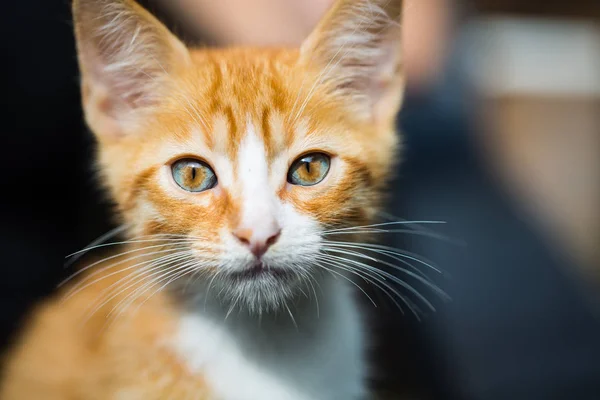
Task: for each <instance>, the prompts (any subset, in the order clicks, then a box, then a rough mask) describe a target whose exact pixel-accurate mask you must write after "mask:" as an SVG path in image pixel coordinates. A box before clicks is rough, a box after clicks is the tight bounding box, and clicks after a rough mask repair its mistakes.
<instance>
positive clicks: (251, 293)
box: [188, 265, 308, 315]
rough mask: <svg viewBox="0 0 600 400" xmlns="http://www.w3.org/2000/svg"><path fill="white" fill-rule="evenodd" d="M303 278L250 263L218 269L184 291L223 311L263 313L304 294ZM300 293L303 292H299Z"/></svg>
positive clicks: (275, 268) (305, 289) (286, 270)
mask: <svg viewBox="0 0 600 400" xmlns="http://www.w3.org/2000/svg"><path fill="white" fill-rule="evenodd" d="M307 282H308V280H307V278H303V277H302V276H301V275H299V274H298V272H296V271H294V270H293V269H290V268H280V267H268V266H264V265H252V266H250V267H248V268H244V269H238V270H233V271H227V272H223V271H222V272H220V273H218V274H217V275H216V276H215V275H213V276H212V277H211V276H206V277H205V278H204V279H202V280H201V281H198V282H196V284H195V285H194V288H188V289H192V290H191V291H190V290H188V294H192V293H191V292H193V297H194V298H195V300H196V301H200V302H201V303H202V304H216V305H218V307H221V306H222V307H223V309H224V310H225V312H227V314H232V315H235V314H237V313H238V312H245V313H250V314H264V313H269V312H279V311H281V310H285V309H286V307H287V306H289V305H290V304H293V303H294V302H295V300H296V299H297V298H298V297H299V296H300V295H302V296H304V294H305V293H308V289H307V288H306V285H308V283H307ZM303 293H304V294H303Z"/></svg>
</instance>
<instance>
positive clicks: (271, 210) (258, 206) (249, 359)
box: [0, 0, 403, 400]
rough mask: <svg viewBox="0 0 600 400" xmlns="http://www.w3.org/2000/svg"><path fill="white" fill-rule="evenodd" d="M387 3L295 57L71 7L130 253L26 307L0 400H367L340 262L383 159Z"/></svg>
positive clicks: (391, 116) (357, 232) (375, 2)
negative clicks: (187, 37) (202, 45)
mask: <svg viewBox="0 0 600 400" xmlns="http://www.w3.org/2000/svg"><path fill="white" fill-rule="evenodd" d="M401 3H402V1H401V0H339V1H337V2H336V3H335V4H334V6H333V7H332V8H331V9H330V11H329V12H328V13H327V14H326V16H325V17H324V18H323V19H322V21H321V22H320V23H319V25H318V26H317V27H316V29H315V30H314V31H313V33H312V34H311V35H310V36H309V37H308V39H307V40H306V41H305V42H304V43H303V45H302V47H301V48H300V49H251V48H232V49H189V48H187V47H186V46H185V45H184V44H183V43H182V42H180V41H179V40H178V39H177V38H176V37H175V36H174V35H172V34H171V33H170V32H169V31H168V30H167V28H165V27H164V26H163V25H162V24H161V23H160V22H158V21H157V20H156V19H155V18H154V17H153V16H152V15H151V14H150V13H148V12H147V11H145V10H144V9H143V8H141V7H140V6H139V5H137V4H136V3H135V2H133V1H131V0H75V1H74V4H73V15H74V20H75V33H76V38H77V48H78V54H79V63H80V69H81V77H82V79H81V87H82V98H83V107H84V111H85V117H86V121H87V123H88V125H89V127H90V128H91V130H92V131H93V132H94V134H95V135H96V137H97V140H98V146H99V154H98V158H99V170H100V173H101V175H102V178H103V182H104V183H105V185H106V187H107V189H108V190H109V192H110V194H111V196H112V198H113V199H114V201H115V204H116V205H117V211H118V216H119V218H121V220H122V222H123V227H124V228H123V229H124V230H125V231H126V235H127V237H128V239H129V240H128V241H127V242H126V243H125V244H124V248H120V249H119V250H118V251H117V252H115V254H114V255H113V256H110V257H107V258H106V259H104V260H100V262H94V263H89V264H88V265H87V266H86V267H84V268H83V269H82V270H81V274H80V275H79V278H80V279H79V280H78V281H77V282H75V283H74V284H73V285H72V286H70V287H66V288H65V289H64V290H63V291H62V292H61V293H60V296H58V297H57V298H56V299H53V300H50V301H48V302H46V303H45V304H43V305H42V306H41V307H40V308H39V309H38V310H37V311H36V313H35V314H34V315H33V317H32V319H31V321H30V323H29V324H28V325H27V327H26V329H25V331H24V332H23V334H22V336H21V337H20V340H19V341H18V342H17V343H16V345H15V347H14V348H13V349H12V351H11V352H10V353H9V355H8V356H9V357H8V359H7V363H6V367H5V371H4V378H3V384H2V387H1V389H0V398H2V400H23V399H48V400H54V399H56V400H58V399H60V400H68V399H81V400H88V399H98V400H100V399H102V400H105V399H127V400H130V399H132V400H133V399H140V400H141V399H143V400H149V399H224V400H258V399H260V400H271V399H272V400H301V399H305V400H308V399H324V400H325V399H331V400H334V399H335V400H351V399H365V398H369V391H368V389H367V385H366V378H367V375H368V372H369V371H368V370H369V368H368V366H367V362H366V347H367V338H366V337H367V335H368V329H366V328H365V326H364V322H363V318H362V317H361V312H360V311H359V308H358V306H357V303H356V300H355V298H354V297H355V296H354V293H353V290H352V289H353V286H352V285H351V282H350V281H349V279H348V278H349V277H350V276H351V273H350V272H349V271H351V270H352V268H350V267H347V265H350V264H349V263H350V262H352V261H350V260H351V259H352V258H356V257H360V253H359V252H358V251H355V250H353V248H352V247H351V246H352V245H351V243H352V242H353V241H360V242H364V241H365V240H366V239H365V238H364V235H365V234H366V233H367V232H368V229H367V228H357V227H364V226H365V225H368V224H370V223H372V222H373V221H374V216H375V213H376V212H377V210H378V207H379V203H380V197H381V191H382V189H383V188H384V185H385V182H386V179H387V177H388V174H389V172H390V169H391V167H392V165H393V161H394V160H395V155H396V153H395V150H396V147H397V137H396V134H395V129H394V125H395V124H394V121H395V116H396V114H397V112H398V109H399V106H400V102H401V97H402V90H403V75H402V69H401V57H400V56H401V53H400V25H399V22H400V15H401V5H402V4H401ZM353 227H354V229H353ZM348 233H352V234H348ZM107 248H111V247H107ZM346 259H347V260H348V261H345V260H346ZM354 262H356V261H354ZM372 274H373V273H372ZM378 276H381V275H377V274H373V275H371V277H372V279H373V280H374V281H377V279H378V278H377V277H378ZM379 279H380V278H379ZM380 282H381V281H380Z"/></svg>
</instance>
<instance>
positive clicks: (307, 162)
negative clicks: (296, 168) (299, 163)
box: [304, 161, 310, 174]
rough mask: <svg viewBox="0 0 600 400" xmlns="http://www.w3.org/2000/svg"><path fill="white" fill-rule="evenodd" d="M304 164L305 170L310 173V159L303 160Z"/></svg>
mask: <svg viewBox="0 0 600 400" xmlns="http://www.w3.org/2000/svg"><path fill="white" fill-rule="evenodd" d="M304 165H306V172H308V173H309V174H310V161H304Z"/></svg>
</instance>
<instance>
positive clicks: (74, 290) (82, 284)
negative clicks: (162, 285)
mask: <svg viewBox="0 0 600 400" xmlns="http://www.w3.org/2000/svg"><path fill="white" fill-rule="evenodd" d="M173 251H177V253H174V254H166V255H164V256H161V257H158V258H153V259H149V260H144V261H142V262H139V263H136V264H134V265H131V266H129V267H126V268H123V269H119V270H117V271H114V272H111V273H109V274H106V275H102V276H101V277H100V278H97V279H95V280H93V281H92V282H88V281H89V280H90V279H91V278H93V276H96V275H98V274H100V273H105V272H106V271H107V270H108V269H112V268H114V267H116V266H117V265H120V264H122V263H123V262H125V261H131V260H133V259H137V258H140V257H148V256H151V255H155V254H162V253H167V252H173ZM181 252H187V251H186V248H181V249H168V250H162V251H156V252H151V253H149V254H141V255H138V256H134V257H129V258H128V259H127V260H123V261H121V262H118V263H113V264H111V265H109V266H107V267H106V268H102V269H101V270H99V271H95V272H94V273H93V274H90V275H89V276H87V277H86V279H84V280H82V281H81V282H79V283H78V284H77V285H75V286H73V288H71V289H70V290H69V291H68V292H67V293H66V294H65V297H64V299H63V301H67V300H69V299H70V298H72V297H73V296H75V295H77V294H78V293H80V292H81V291H83V290H85V289H86V288H88V287H90V286H92V285H95V284H97V283H99V282H101V281H103V280H105V279H108V278H110V277H111V276H114V275H117V274H120V273H122V272H124V271H128V270H132V269H136V268H139V267H141V266H143V265H144V264H148V263H150V265H147V266H145V267H143V268H144V269H145V268H148V267H150V266H151V265H152V264H153V263H157V262H161V261H167V260H170V259H171V258H176V257H178V256H180V255H181ZM86 282H88V283H86Z"/></svg>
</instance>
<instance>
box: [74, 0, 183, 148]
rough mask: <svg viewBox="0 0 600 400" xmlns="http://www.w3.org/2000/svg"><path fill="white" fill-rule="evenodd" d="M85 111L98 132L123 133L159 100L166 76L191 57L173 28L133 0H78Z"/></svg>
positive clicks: (76, 14)
mask: <svg viewBox="0 0 600 400" xmlns="http://www.w3.org/2000/svg"><path fill="white" fill-rule="evenodd" d="M73 18H74V22H75V34H76V39H77V48H78V56H79V65H80V70H81V79H82V96H83V104H84V111H85V114H86V119H87V121H88V124H89V125H90V127H91V128H92V130H93V131H94V133H96V135H98V136H108V137H118V136H120V135H123V134H124V133H126V132H127V130H128V124H130V123H131V122H132V120H134V119H135V114H136V113H135V112H134V111H139V110H140V109H142V108H146V107H149V106H152V105H155V104H156V103H157V102H158V101H159V99H160V97H161V90H163V88H164V86H165V81H166V79H165V78H166V77H167V76H168V74H170V73H172V72H173V71H174V70H176V69H177V68H182V67H185V66H186V65H187V64H188V63H189V62H190V60H189V53H188V51H187V49H186V47H185V45H183V43H181V42H180V41H179V40H178V39H177V38H176V37H175V36H174V35H173V34H171V33H170V32H169V31H168V29H167V28H166V27H165V26H164V25H162V24H161V23H160V22H159V21H158V20H157V19H156V18H154V17H153V16H152V15H151V14H150V13H149V12H147V11H146V10H144V9H143V8H142V7H141V6H139V5H138V4H137V3H135V2H133V1H131V0H75V1H74V2H73Z"/></svg>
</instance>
